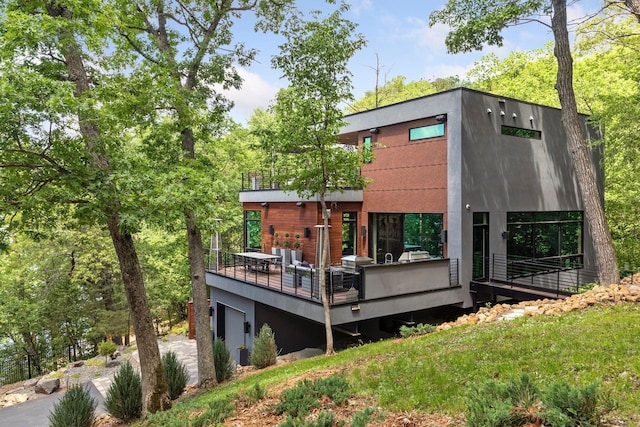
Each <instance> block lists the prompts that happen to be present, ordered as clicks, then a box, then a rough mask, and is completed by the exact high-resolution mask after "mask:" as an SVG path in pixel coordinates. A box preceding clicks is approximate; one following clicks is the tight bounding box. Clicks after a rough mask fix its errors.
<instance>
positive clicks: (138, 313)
mask: <svg viewBox="0 0 640 427" xmlns="http://www.w3.org/2000/svg"><path fill="white" fill-rule="evenodd" d="M108 226H109V234H110V235H111V240H112V241H113V246H114V248H115V250H116V254H117V255H118V261H119V262H120V271H121V273H122V279H123V281H124V289H125V293H126V294H127V301H128V302H129V311H130V312H131V318H132V321H133V330H134V332H135V335H136V343H137V345H138V354H139V355H140V370H141V372H142V408H143V416H144V415H146V413H147V412H152V413H153V412H157V411H163V410H165V409H168V408H170V407H171V401H170V400H169V395H168V391H167V383H166V380H165V375H164V369H163V367H162V360H161V358H160V351H159V349H158V340H157V339H156V335H155V332H154V329H153V319H152V317H151V310H150V309H149V303H148V302H147V295H146V292H145V288H144V281H143V278H142V270H141V269H140V262H139V260H138V255H137V253H136V248H135V245H134V243H133V238H132V237H131V235H130V234H128V233H122V232H120V227H119V220H118V217H117V216H115V215H114V216H112V217H111V218H110V220H109V223H108Z"/></svg>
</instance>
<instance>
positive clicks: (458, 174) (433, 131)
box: [207, 88, 603, 360]
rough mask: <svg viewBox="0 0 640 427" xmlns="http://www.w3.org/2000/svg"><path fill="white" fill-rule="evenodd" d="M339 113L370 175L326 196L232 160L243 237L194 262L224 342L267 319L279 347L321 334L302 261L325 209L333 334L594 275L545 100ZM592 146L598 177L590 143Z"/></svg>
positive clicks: (459, 92) (560, 138)
mask: <svg viewBox="0 0 640 427" xmlns="http://www.w3.org/2000/svg"><path fill="white" fill-rule="evenodd" d="M345 121H346V122H347V125H346V126H345V127H344V128H343V129H342V131H341V134H340V137H339V138H340V142H341V143H342V144H344V145H345V147H346V148H347V149H358V150H362V151H363V152H364V154H365V158H366V159H367V160H366V163H365V164H364V165H363V167H362V169H361V173H362V174H363V175H364V176H366V177H367V178H370V180H371V183H370V184H369V186H368V187H367V188H366V189H364V190H358V191H355V190H347V191H345V192H343V193H336V194H331V195H330V196H329V197H328V198H327V200H328V207H329V209H328V210H327V211H326V212H321V209H320V204H319V202H318V200H317V199H314V198H308V199H304V200H302V199H300V198H298V196H297V195H296V194H294V193H285V192H283V191H282V190H281V189H280V186H279V183H277V182H274V181H273V180H272V179H271V176H270V175H269V173H263V172H260V171H257V172H252V173H248V174H247V175H246V176H245V179H244V185H243V191H242V192H241V194H240V201H241V202H242V204H243V209H244V224H245V227H244V230H245V233H244V234H245V241H244V246H245V248H244V250H243V252H241V253H237V254H227V255H226V256H225V257H224V262H219V263H216V265H213V266H212V267H211V269H210V270H209V271H208V272H207V284H208V285H209V286H210V289H211V301H212V307H213V316H214V322H213V324H214V327H215V332H216V334H217V335H218V336H221V337H223V338H224V339H225V340H226V342H227V345H228V346H229V348H230V349H232V354H233V352H234V349H235V348H248V349H251V347H252V343H253V336H254V335H255V334H256V333H257V331H258V329H259V328H260V326H261V325H262V324H264V323H268V324H269V325H270V326H271V328H272V329H273V330H274V331H275V334H276V340H277V343H278V346H279V347H282V348H283V350H284V351H294V350H298V349H301V348H304V347H308V346H318V345H322V343H323V342H324V325H323V311H322V304H321V302H320V295H319V286H318V275H317V272H316V269H315V266H316V265H319V260H318V258H317V256H318V254H319V251H318V250H317V248H318V247H320V244H321V243H322V242H320V241H319V236H321V233H320V232H319V231H320V230H321V229H322V225H321V224H322V222H323V221H322V219H323V215H326V216H329V218H330V226H331V228H330V236H331V237H330V247H331V251H330V257H331V265H332V267H331V268H330V269H329V271H328V274H327V292H328V294H329V298H330V302H331V320H332V325H333V327H334V331H335V333H336V334H337V339H339V337H340V336H352V337H355V336H360V335H362V336H367V337H372V338H376V337H381V336H385V334H388V333H392V332H393V331H394V329H397V327H398V325H402V324H411V323H412V322H415V321H416V320H417V319H420V318H421V316H422V315H423V314H424V313H428V312H429V310H431V309H435V308H446V307H456V308H458V309H459V308H463V309H464V308H471V307H473V305H474V303H475V302H476V301H477V300H478V298H480V299H482V298H485V297H489V298H490V297H493V296H496V295H503V296H507V297H511V298H520V299H524V298H536V297H538V296H539V295H542V296H549V297H558V296H561V295H564V294H566V293H568V292H571V291H573V290H575V289H576V288H577V286H579V285H580V284H582V283H588V282H592V281H594V277H595V275H594V274H593V272H594V271H595V270H594V265H595V259H594V254H593V247H592V242H591V239H590V236H589V233H588V227H589V225H588V224H587V223H586V220H585V217H584V212H583V209H584V207H583V203H582V200H581V198H580V192H579V189H578V184H577V180H576V177H575V173H574V169H573V167H572V164H571V158H570V153H569V151H568V148H567V144H566V141H565V136H564V130H563V127H562V123H561V119H560V111H559V110H558V109H555V108H550V107H544V106H539V105H534V104H530V103H525V102H521V101H517V100H514V99H505V98H501V97H498V96H495V95H490V94H486V93H481V92H477V91H473V90H469V89H463V88H460V89H455V90H450V91H447V92H442V93H438V94H435V95H430V96H426V97H422V98H418V99H413V100H410V101H406V102H402V103H399V104H394V105H389V106H385V107H381V108H377V109H374V110H369V111H365V112H361V113H356V114H352V115H349V116H347V117H345ZM583 126H584V133H585V135H586V136H587V137H588V138H589V139H593V138H595V133H594V132H593V130H592V129H590V128H589V127H588V126H587V125H586V122H585V123H584V124H583ZM592 154H593V155H592V159H593V164H594V166H595V168H596V171H597V179H598V183H599V185H600V187H601V189H602V186H603V174H602V170H601V167H600V164H601V162H600V160H601V152H600V151H598V150H594V151H593V153H592ZM220 259H222V257H220ZM237 360H239V359H238V358H237Z"/></svg>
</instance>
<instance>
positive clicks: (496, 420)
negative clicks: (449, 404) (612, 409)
mask: <svg viewBox="0 0 640 427" xmlns="http://www.w3.org/2000/svg"><path fill="white" fill-rule="evenodd" d="M598 388H599V386H598V384H597V383H592V384H589V385H587V386H585V387H583V388H577V387H573V386H571V385H569V384H567V383H566V382H555V383H553V384H552V385H551V386H550V387H548V388H546V389H545V390H540V389H539V388H538V386H537V385H536V384H534V383H533V381H532V380H531V378H530V377H529V376H528V375H526V374H523V375H522V376H521V377H520V380H511V381H509V382H498V381H487V382H485V383H483V384H482V385H480V386H479V387H473V388H472V389H471V391H470V392H469V393H468V397H467V411H466V414H465V415H466V418H467V425H469V426H470V427H519V426H522V425H525V424H536V425H537V424H540V422H542V423H543V424H544V425H547V426H550V427H572V426H578V425H579V426H584V427H596V426H599V425H600V415H601V410H602V409H603V405H602V404H601V395H600V392H599V389H598Z"/></svg>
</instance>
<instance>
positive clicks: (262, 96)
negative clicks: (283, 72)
mask: <svg viewBox="0 0 640 427" xmlns="http://www.w3.org/2000/svg"><path fill="white" fill-rule="evenodd" d="M238 74H240V77H242V80H243V82H242V88H241V89H240V90H230V91H225V92H224V95H225V96H226V97H227V98H228V99H230V100H231V101H233V102H234V107H233V110H232V116H233V117H234V119H235V120H238V121H244V120H246V119H248V118H249V117H250V116H251V114H252V113H253V110H255V109H256V108H266V107H267V106H268V105H269V102H270V101H271V100H273V99H274V98H275V95H276V93H277V92H278V90H279V89H280V86H277V85H273V84H271V83H269V82H268V81H266V80H265V79H263V78H262V77H261V76H259V75H258V74H255V73H252V72H251V71H248V70H246V69H244V68H238Z"/></svg>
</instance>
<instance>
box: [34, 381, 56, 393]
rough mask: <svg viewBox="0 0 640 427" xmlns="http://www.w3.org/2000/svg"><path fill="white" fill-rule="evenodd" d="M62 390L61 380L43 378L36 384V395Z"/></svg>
mask: <svg viewBox="0 0 640 427" xmlns="http://www.w3.org/2000/svg"><path fill="white" fill-rule="evenodd" d="M59 388H60V379H58V378H42V379H41V380H40V381H38V383H37V384H36V393H40V394H51V393H53V392H54V391H56V390H57V389H59Z"/></svg>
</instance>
